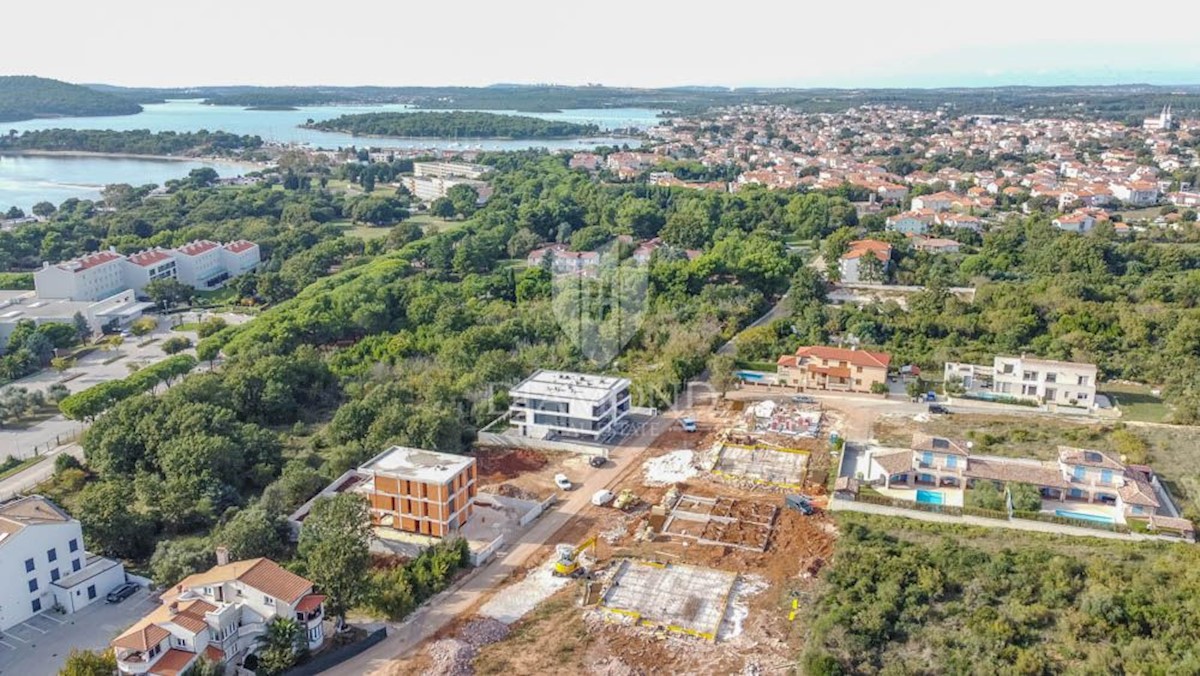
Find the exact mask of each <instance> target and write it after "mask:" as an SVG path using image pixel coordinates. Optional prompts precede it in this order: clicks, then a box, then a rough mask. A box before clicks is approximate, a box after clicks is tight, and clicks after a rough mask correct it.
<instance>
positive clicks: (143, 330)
mask: <svg viewBox="0 0 1200 676" xmlns="http://www.w3.org/2000/svg"><path fill="white" fill-rule="evenodd" d="M157 326H158V320H156V319H155V318H154V317H141V318H139V319H135V320H133V323H132V324H130V325H129V332H130V333H132V334H133V335H135V336H144V335H147V334H149V333H151V332H153V331H154V329H155V328H156V327H157Z"/></svg>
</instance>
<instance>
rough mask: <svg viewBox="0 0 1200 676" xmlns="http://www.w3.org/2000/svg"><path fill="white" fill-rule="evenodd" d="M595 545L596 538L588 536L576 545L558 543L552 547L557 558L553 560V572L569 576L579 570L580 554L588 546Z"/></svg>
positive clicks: (560, 575)
mask: <svg viewBox="0 0 1200 676" xmlns="http://www.w3.org/2000/svg"><path fill="white" fill-rule="evenodd" d="M595 546H596V538H594V537H590V538H588V539H586V540H584V541H583V542H582V543H580V545H579V546H577V547H572V546H571V545H568V544H560V545H556V546H555V547H554V552H555V553H556V554H557V555H558V560H557V561H555V562H554V574H555V575H557V576H559V577H571V576H573V575H575V574H576V573H579V572H580V570H581V564H580V556H581V555H582V554H583V553H584V552H585V551H586V550H587V549H588V548H589V547H595Z"/></svg>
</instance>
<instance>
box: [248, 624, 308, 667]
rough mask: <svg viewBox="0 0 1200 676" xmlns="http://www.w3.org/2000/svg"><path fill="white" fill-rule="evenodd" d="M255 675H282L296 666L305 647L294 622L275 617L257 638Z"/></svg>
mask: <svg viewBox="0 0 1200 676" xmlns="http://www.w3.org/2000/svg"><path fill="white" fill-rule="evenodd" d="M257 642H258V670H257V673H259V674H265V675H267V676H273V675H274V674H282V673H283V672H285V671H287V670H288V669H290V668H291V667H292V666H294V665H295V664H296V661H297V659H298V658H299V656H300V653H301V651H302V650H303V649H304V648H306V647H307V643H306V642H305V636H304V632H303V631H301V630H300V624H299V623H297V622H296V620H294V619H291V618H286V617H277V618H275V619H274V620H271V623H270V624H268V625H267V630H266V631H265V632H263V635H262V636H259V637H258V641H257Z"/></svg>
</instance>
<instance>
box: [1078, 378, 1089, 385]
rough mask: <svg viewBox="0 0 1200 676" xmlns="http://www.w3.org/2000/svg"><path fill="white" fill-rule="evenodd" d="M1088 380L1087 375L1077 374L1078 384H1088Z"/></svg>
mask: <svg viewBox="0 0 1200 676" xmlns="http://www.w3.org/2000/svg"><path fill="white" fill-rule="evenodd" d="M1088 380H1089V378H1088V377H1087V376H1079V383H1078V384H1080V385H1087V384H1088Z"/></svg>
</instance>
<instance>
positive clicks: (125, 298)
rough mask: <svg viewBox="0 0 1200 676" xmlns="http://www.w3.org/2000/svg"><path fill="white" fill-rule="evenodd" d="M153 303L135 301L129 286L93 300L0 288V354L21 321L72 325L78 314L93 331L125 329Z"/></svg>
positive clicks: (38, 323) (134, 295)
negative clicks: (39, 295) (52, 296)
mask: <svg viewBox="0 0 1200 676" xmlns="http://www.w3.org/2000/svg"><path fill="white" fill-rule="evenodd" d="M153 306H154V304H153V303H146V302H142V301H139V300H138V299H137V297H136V294H135V293H134V292H133V290H132V289H126V290H124V291H120V292H118V293H115V294H113V295H112V296H109V297H108V298H103V299H101V300H98V301H95V302H92V301H74V300H63V299H46V298H39V297H38V296H37V294H36V293H35V292H33V291H0V353H2V352H3V351H4V346H5V345H7V344H8V337H9V336H10V335H12V332H13V330H14V329H16V328H17V325H18V324H20V323H21V322H23V321H31V322H33V323H34V324H37V325H41V324H74V323H75V316H76V315H79V316H81V317H83V319H84V321H86V322H87V325H88V328H90V329H91V331H92V333H93V334H96V333H101V332H103V331H104V330H105V329H109V328H111V329H125V328H128V327H129V325H130V324H132V323H133V322H134V320H136V319H138V318H139V317H141V316H142V313H143V312H145V311H146V310H147V309H149V308H151V307H153Z"/></svg>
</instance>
